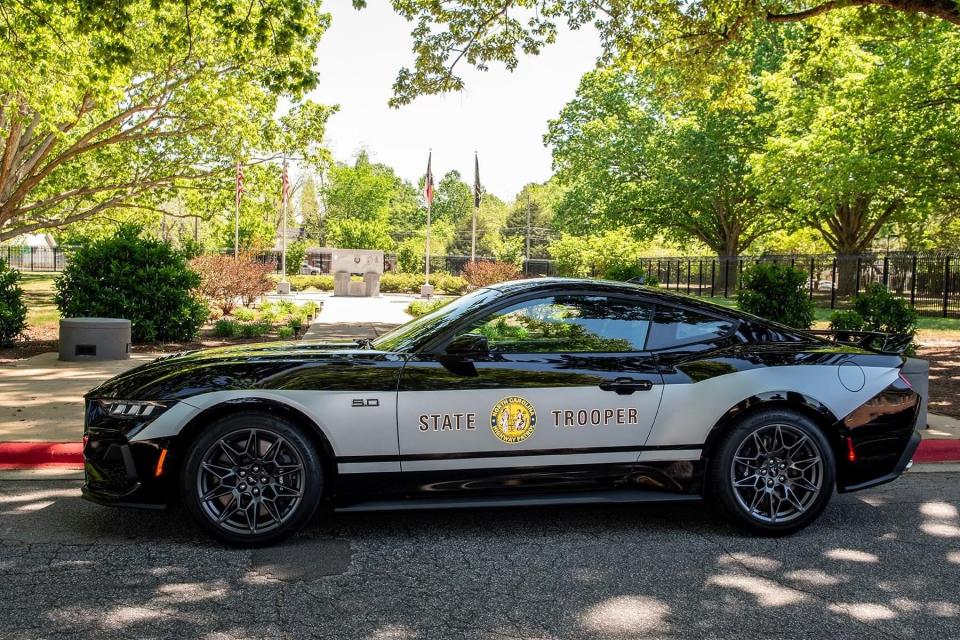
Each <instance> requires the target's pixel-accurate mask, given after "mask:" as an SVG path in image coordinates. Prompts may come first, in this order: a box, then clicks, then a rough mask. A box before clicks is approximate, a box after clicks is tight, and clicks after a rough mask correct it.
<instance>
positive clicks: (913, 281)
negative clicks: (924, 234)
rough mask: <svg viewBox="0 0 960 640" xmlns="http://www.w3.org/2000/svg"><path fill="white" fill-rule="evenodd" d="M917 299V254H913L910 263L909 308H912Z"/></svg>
mask: <svg viewBox="0 0 960 640" xmlns="http://www.w3.org/2000/svg"><path fill="white" fill-rule="evenodd" d="M916 297H917V254H913V260H911V261H910V306H911V307H912V306H913V303H914V300H915V299H916Z"/></svg>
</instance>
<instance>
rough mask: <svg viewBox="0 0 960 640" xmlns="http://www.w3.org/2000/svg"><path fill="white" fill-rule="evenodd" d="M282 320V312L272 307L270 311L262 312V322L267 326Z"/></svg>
mask: <svg viewBox="0 0 960 640" xmlns="http://www.w3.org/2000/svg"><path fill="white" fill-rule="evenodd" d="M279 319H280V312H279V311H277V309H276V308H274V307H271V308H269V309H266V310H263V309H261V310H260V322H265V323H267V324H276V322H277V320H279Z"/></svg>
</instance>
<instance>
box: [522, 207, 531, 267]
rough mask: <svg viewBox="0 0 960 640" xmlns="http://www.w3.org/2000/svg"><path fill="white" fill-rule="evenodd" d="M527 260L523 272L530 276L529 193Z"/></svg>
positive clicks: (528, 208)
mask: <svg viewBox="0 0 960 640" xmlns="http://www.w3.org/2000/svg"><path fill="white" fill-rule="evenodd" d="M526 256H527V259H526V260H525V261H524V263H523V272H524V274H526V275H529V274H530V192H529V191H527V251H526Z"/></svg>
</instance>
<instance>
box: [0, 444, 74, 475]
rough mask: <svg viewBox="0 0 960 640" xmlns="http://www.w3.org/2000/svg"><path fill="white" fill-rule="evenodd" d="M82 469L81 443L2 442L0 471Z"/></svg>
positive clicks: (0, 447) (0, 445)
mask: <svg viewBox="0 0 960 640" xmlns="http://www.w3.org/2000/svg"><path fill="white" fill-rule="evenodd" d="M44 468H54V469H82V468H83V443H81V442H0V469H44Z"/></svg>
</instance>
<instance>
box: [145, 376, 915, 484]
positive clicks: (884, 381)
mask: <svg viewBox="0 0 960 640" xmlns="http://www.w3.org/2000/svg"><path fill="white" fill-rule="evenodd" d="M863 372H864V378H865V383H864V386H863V388H862V389H861V390H860V391H856V392H851V391H848V390H847V389H846V388H844V387H843V386H842V385H841V384H840V381H839V373H838V367H836V366H816V365H806V366H785V367H769V368H758V369H752V370H748V371H740V372H735V373H731V374H727V375H723V376H718V377H716V378H711V379H708V380H704V381H701V382H698V383H695V384H671V385H662V384H656V385H654V387H653V389H651V390H650V391H637V392H635V393H633V394H631V395H623V396H621V395H617V394H615V393H611V392H604V391H600V390H599V389H598V388H595V387H558V388H501V389H481V390H469V391H408V392H401V393H400V394H397V393H396V392H392V391H389V392H368V391H287V390H284V391H275V390H260V389H254V390H239V391H217V392H213V393H206V394H201V395H198V396H194V397H191V398H189V399H188V400H185V401H182V402H179V403H177V404H175V405H174V406H173V407H171V408H170V409H169V410H168V411H166V412H165V413H163V414H162V415H160V416H159V417H158V418H157V419H156V420H154V421H153V422H151V423H150V424H148V425H147V426H146V427H145V428H144V429H143V430H141V431H140V432H139V433H137V434H136V435H135V436H134V437H133V438H131V439H132V440H134V441H136V440H146V439H150V438H159V437H170V436H175V435H177V434H178V433H179V432H180V431H181V430H182V429H183V427H184V425H185V424H187V423H188V422H189V421H190V420H191V419H193V418H194V417H195V416H196V415H197V414H199V413H200V412H201V411H203V410H205V409H208V408H210V407H213V406H215V405H218V404H221V403H224V402H229V401H231V400H240V399H250V398H262V399H265V400H272V401H276V402H281V403H284V404H287V405H289V406H290V407H292V408H293V409H296V410H298V411H300V412H302V413H303V414H304V415H306V416H307V417H309V418H310V419H311V420H313V421H314V422H315V423H316V424H317V425H319V427H320V429H321V430H322V431H323V432H324V434H325V435H326V437H327V438H328V439H329V441H330V444H331V446H332V447H333V450H334V452H335V453H336V455H337V456H338V457H350V456H381V457H389V456H398V455H399V456H404V455H414V456H415V455H424V454H425V455H430V454H444V453H469V452H480V451H498V452H499V451H504V452H510V453H511V454H516V453H518V452H522V451H524V450H550V449H563V450H565V451H564V453H562V454H545V455H530V456H524V455H511V456H509V457H489V458H462V459H450V460H442V459H441V460H411V461H406V462H400V461H399V459H398V460H389V459H387V460H377V461H369V462H363V461H348V462H343V463H340V464H339V465H338V468H339V470H340V471H341V472H342V473H369V472H390V471H400V470H401V469H403V470H410V471H429V470H441V469H471V468H509V467H530V466H544V465H554V464H594V463H596V464H601V463H617V462H631V461H657V460H696V459H698V458H699V457H700V450H698V449H693V450H690V449H685V450H654V451H643V452H642V453H639V454H637V453H632V452H629V451H623V452H601V453H575V452H570V453H567V451H568V450H570V449H578V448H580V449H590V448H596V447H636V448H637V449H640V448H642V447H644V446H647V447H651V446H656V447H663V446H667V447H669V446H671V445H696V444H701V443H703V442H704V441H705V439H706V437H707V434H708V433H709V431H710V429H711V428H712V427H713V425H714V424H716V422H717V420H719V418H720V417H721V416H722V415H723V414H724V413H725V412H726V411H727V410H728V409H730V408H731V407H733V406H735V405H736V404H737V403H739V402H741V401H742V400H744V399H746V398H749V397H750V396H752V395H755V394H758V393H763V392H769V391H783V390H789V391H795V392H799V393H803V394H805V395H807V396H809V397H811V398H813V399H815V400H817V401H819V402H821V403H823V404H824V405H826V406H827V408H829V409H830V410H831V411H832V412H833V414H834V415H836V416H837V417H838V418H843V417H844V416H846V415H847V414H848V413H850V412H851V411H852V410H854V409H855V408H857V407H858V406H860V405H861V404H863V403H864V402H866V401H867V400H869V399H870V398H871V397H873V396H875V395H876V394H877V393H879V392H880V391H882V390H883V389H884V388H886V387H887V386H889V385H890V384H891V383H893V381H894V380H896V378H897V375H898V370H897V369H894V368H886V367H864V368H863ZM510 395H517V396H520V397H522V398H525V399H526V400H528V401H529V402H530V403H531V404H533V406H534V408H535V410H536V413H537V418H538V419H537V425H536V427H535V430H534V432H533V433H532V435H530V436H529V437H528V438H527V439H525V440H524V441H522V442H519V443H516V444H508V443H506V442H503V441H501V440H500V439H498V438H497V437H496V436H495V435H494V434H493V432H492V431H491V425H490V412H491V410H492V408H493V406H494V405H495V404H496V402H497V401H499V400H500V399H502V398H504V397H506V396H510ZM661 398H662V400H661ZM356 399H359V400H363V401H365V402H368V404H367V405H365V406H362V407H355V406H353V401H354V400H356ZM371 400H376V403H377V404H378V406H369V401H371ZM618 408H633V409H635V410H636V412H637V420H636V424H611V423H606V424H602V425H583V426H572V427H559V426H555V424H554V420H555V418H554V414H553V411H561V412H563V411H578V410H584V409H585V410H600V411H603V410H605V409H607V410H613V411H616V409H618ZM444 413H474V414H475V421H474V428H473V429H470V430H466V429H464V428H461V430H460V431H456V430H438V431H433V430H430V429H428V430H427V431H423V430H421V429H420V421H419V416H420V415H421V414H426V415H429V414H444ZM614 415H615V414H614ZM461 427H463V424H461Z"/></svg>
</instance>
